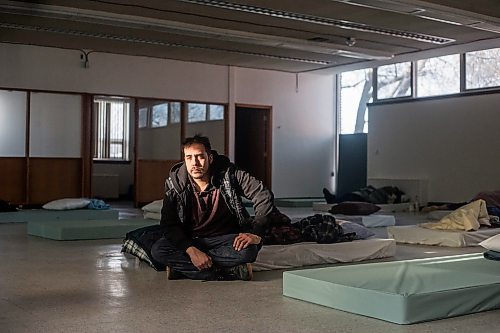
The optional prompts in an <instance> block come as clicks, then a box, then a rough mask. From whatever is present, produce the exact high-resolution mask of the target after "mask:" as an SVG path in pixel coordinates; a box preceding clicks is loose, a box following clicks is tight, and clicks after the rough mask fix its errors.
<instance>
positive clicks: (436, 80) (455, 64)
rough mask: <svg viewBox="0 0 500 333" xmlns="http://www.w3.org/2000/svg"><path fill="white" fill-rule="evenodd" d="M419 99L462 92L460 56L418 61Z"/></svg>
mask: <svg viewBox="0 0 500 333" xmlns="http://www.w3.org/2000/svg"><path fill="white" fill-rule="evenodd" d="M416 70H417V90H416V92H417V97H425V96H435V95H446V94H454V93H459V92H460V55H459V54H452V55H448V56H444V57H435V58H430V59H423V60H419V61H417V68H416Z"/></svg>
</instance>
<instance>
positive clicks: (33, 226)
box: [28, 218, 158, 240]
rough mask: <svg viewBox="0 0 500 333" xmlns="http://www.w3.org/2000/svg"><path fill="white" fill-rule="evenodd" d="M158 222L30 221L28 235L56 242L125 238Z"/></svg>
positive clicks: (137, 220) (148, 220) (116, 220)
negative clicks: (132, 232) (129, 233)
mask: <svg viewBox="0 0 500 333" xmlns="http://www.w3.org/2000/svg"><path fill="white" fill-rule="evenodd" d="M157 223H158V221H155V220H150V219H143V218H136V219H123V220H118V219H111V220H79V221H62V220H55V221H30V222H28V235H32V236H38V237H43V238H48V239H54V240H80V239H103V238H124V237H125V235H126V233H127V232H129V231H132V230H134V229H137V228H141V227H145V226H147V225H152V224H157Z"/></svg>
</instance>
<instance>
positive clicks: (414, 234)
mask: <svg viewBox="0 0 500 333" xmlns="http://www.w3.org/2000/svg"><path fill="white" fill-rule="evenodd" d="M432 213H435V212H432ZM437 217H439V218H440V219H439V221H437V222H426V223H420V224H418V225H414V226H394V227H388V228H387V233H388V234H389V237H392V238H393V239H395V240H396V241H397V242H398V243H409V244H423V245H438V246H451V247H467V246H478V245H479V244H480V242H482V241H484V240H486V239H488V238H489V237H491V236H493V235H496V234H500V228H495V227H494V226H493V225H492V223H491V222H490V220H493V219H494V218H493V217H492V216H489V215H488V212H487V209H486V203H485V201H484V200H482V199H480V200H476V201H473V202H471V203H469V204H467V205H465V206H462V207H460V208H458V209H456V210H454V211H451V212H449V213H448V214H446V215H444V216H437Z"/></svg>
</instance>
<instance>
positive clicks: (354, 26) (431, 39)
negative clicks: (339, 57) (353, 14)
mask: <svg viewBox="0 0 500 333" xmlns="http://www.w3.org/2000/svg"><path fill="white" fill-rule="evenodd" d="M177 1H179V2H186V3H190V4H196V5H203V6H210V7H217V8H222V9H227V10H233V11H240V12H245V13H250V14H256V15H266V16H272V17H277V18H282V19H287V20H294V21H301V22H307V23H313V24H320V25H326V26H332V27H336V28H341V29H347V30H355V31H361V32H368V33H375V34H379V35H388V36H393V37H398V38H406V39H412V40H417V41H420V42H426V43H433V44H447V43H451V42H454V41H455V40H454V39H451V38H445V37H438V36H432V35H428V34H422V33H418V32H410V31H404V30H397V29H389V28H379V27H373V26H370V25H367V24H362V23H356V22H350V21H345V20H337V19H332V18H329V17H321V16H314V15H307V14H300V13H294V12H287V11H282V10H274V9H269V8H264V7H257V6H250V5H242V4H237V3H232V2H227V1H217V0H177ZM334 1H335V0H334ZM340 2H346V1H340ZM346 3H350V2H346Z"/></svg>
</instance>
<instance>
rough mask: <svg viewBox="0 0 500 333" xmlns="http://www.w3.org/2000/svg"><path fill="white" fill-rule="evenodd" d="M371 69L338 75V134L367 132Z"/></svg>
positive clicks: (371, 85)
mask: <svg viewBox="0 0 500 333" xmlns="http://www.w3.org/2000/svg"><path fill="white" fill-rule="evenodd" d="M372 89H373V84H372V69H371V68H369V69H360V70H356V71H350V72H345V73H342V74H341V75H340V117H339V120H340V134H353V133H363V132H364V133H367V132H368V108H367V106H366V104H367V103H369V102H371V101H372Z"/></svg>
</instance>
